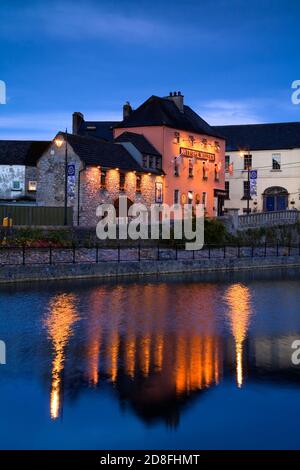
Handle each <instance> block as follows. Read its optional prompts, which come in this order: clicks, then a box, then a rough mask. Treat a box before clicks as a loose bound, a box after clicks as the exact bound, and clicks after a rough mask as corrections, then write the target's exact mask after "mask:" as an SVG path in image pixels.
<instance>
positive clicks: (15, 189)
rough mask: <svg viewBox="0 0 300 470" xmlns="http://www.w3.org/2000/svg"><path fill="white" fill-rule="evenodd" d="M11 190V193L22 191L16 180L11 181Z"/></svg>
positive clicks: (19, 183)
mask: <svg viewBox="0 0 300 470" xmlns="http://www.w3.org/2000/svg"><path fill="white" fill-rule="evenodd" d="M11 190H12V191H22V188H21V182H20V181H18V180H13V182H12V186H11Z"/></svg>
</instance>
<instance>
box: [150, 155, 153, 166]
mask: <svg viewBox="0 0 300 470" xmlns="http://www.w3.org/2000/svg"><path fill="white" fill-rule="evenodd" d="M153 165H154V158H153V157H152V156H151V155H149V168H153Z"/></svg>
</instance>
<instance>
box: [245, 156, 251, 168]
mask: <svg viewBox="0 0 300 470" xmlns="http://www.w3.org/2000/svg"><path fill="white" fill-rule="evenodd" d="M251 168H252V155H249V154H247V155H244V170H251Z"/></svg>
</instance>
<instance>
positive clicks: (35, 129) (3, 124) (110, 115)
mask: <svg viewBox="0 0 300 470" xmlns="http://www.w3.org/2000/svg"><path fill="white" fill-rule="evenodd" d="M85 117H86V120H90V121H93V120H95V121H101V120H103V121H104V120H105V121H119V120H121V114H120V113H115V112H112V111H109V110H108V111H101V112H99V113H95V111H91V112H86V114H85ZM66 127H67V128H68V131H69V132H71V129H72V112H61V111H57V112H51V113H34V112H33V113H16V114H10V115H6V116H0V139H34V140H36V139H52V138H53V136H54V135H55V134H56V133H57V132H58V131H64V130H65V129H66Z"/></svg>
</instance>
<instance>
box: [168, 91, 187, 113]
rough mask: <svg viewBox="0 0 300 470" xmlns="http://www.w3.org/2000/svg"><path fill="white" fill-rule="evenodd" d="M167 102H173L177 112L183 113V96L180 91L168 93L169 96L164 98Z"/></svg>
mask: <svg viewBox="0 0 300 470" xmlns="http://www.w3.org/2000/svg"><path fill="white" fill-rule="evenodd" d="M166 98H167V99H168V100H171V101H173V102H174V103H175V104H176V106H177V108H178V109H179V111H180V112H181V113H184V96H183V95H182V94H181V91H178V92H176V91H174V92H170V95H169V96H167V97H166Z"/></svg>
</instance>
